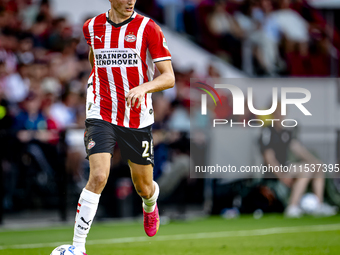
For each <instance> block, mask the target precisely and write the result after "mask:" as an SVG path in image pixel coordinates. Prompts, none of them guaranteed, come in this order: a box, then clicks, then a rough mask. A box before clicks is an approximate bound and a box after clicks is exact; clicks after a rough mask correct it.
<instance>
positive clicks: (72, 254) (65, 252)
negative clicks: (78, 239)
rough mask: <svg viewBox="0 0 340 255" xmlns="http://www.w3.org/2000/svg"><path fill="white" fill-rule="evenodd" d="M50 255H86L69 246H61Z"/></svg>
mask: <svg viewBox="0 0 340 255" xmlns="http://www.w3.org/2000/svg"><path fill="white" fill-rule="evenodd" d="M50 255H86V254H85V253H83V252H81V251H80V250H79V249H78V248H77V247H75V246H73V245H69V244H64V245H60V246H58V247H57V248H55V249H54V250H53V251H52V253H51V254H50Z"/></svg>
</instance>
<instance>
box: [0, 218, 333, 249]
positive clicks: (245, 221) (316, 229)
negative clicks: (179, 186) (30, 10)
mask: <svg viewBox="0 0 340 255" xmlns="http://www.w3.org/2000/svg"><path fill="white" fill-rule="evenodd" d="M72 235H73V228H72V226H63V227H53V228H40V229H31V230H0V254H1V255H19V254H20V255H49V254H50V253H51V251H52V250H53V248H54V247H56V246H57V245H58V244H67V243H71V240H72ZM87 253H88V254H89V255H122V254H131V255H139V254H140V255H144V254H145V255H146V254H148V255H150V254H157V255H162V254H164V255H170V254H171V255H177V254H179V255H180V254H188V255H189V254H202V255H203V254H204V255H210V254H212V255H215V254H217V255H218V254H232V255H247V254H249V255H250V254H251V255H257V254H258V255H260V254H261V255H266V254H280V255H292V254H294V255H295V254H301V255H311V254H313V255H314V254H340V216H335V217H329V218H313V217H304V218H302V219H285V218H283V216H281V215H265V216H264V217H263V218H261V219H259V220H255V219H253V217H251V216H242V217H240V218H238V219H233V220H225V219H222V218H220V217H211V218H207V219H199V220H192V221H186V222H180V221H177V222H171V223H170V224H168V225H161V226H160V229H159V232H158V233H157V235H156V236H155V237H153V238H149V237H147V236H146V235H145V234H144V230H143V226H142V223H140V222H132V223H121V224H118V223H94V225H93V226H92V229H91V232H90V234H89V236H88V245H87Z"/></svg>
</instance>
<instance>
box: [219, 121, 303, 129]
mask: <svg viewBox="0 0 340 255" xmlns="http://www.w3.org/2000/svg"><path fill="white" fill-rule="evenodd" d="M274 123H277V124H279V123H280V124H281V126H282V127H286V128H290V127H296V126H297V125H298V122H297V120H294V119H284V120H279V119H265V120H261V119H250V120H245V119H244V120H241V121H235V120H232V119H230V120H227V119H213V127H216V126H217V125H227V126H230V127H235V126H238V127H246V126H247V127H252V128H256V127H263V126H269V125H270V126H271V127H274Z"/></svg>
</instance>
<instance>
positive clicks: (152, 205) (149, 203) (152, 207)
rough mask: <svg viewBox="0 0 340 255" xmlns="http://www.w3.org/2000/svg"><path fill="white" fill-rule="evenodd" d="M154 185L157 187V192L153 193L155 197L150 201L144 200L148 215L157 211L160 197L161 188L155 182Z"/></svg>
mask: <svg viewBox="0 0 340 255" xmlns="http://www.w3.org/2000/svg"><path fill="white" fill-rule="evenodd" d="M153 184H154V187H155V192H154V193H153V195H152V196H151V197H150V198H149V199H145V198H142V199H143V208H144V211H145V212H147V213H150V212H153V211H154V210H155V207H156V202H157V198H158V196H159V186H158V184H157V182H155V181H153Z"/></svg>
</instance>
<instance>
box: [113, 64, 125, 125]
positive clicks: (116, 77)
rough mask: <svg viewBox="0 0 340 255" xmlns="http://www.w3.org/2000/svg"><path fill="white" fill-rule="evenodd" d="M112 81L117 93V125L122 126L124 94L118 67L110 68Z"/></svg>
mask: <svg viewBox="0 0 340 255" xmlns="http://www.w3.org/2000/svg"><path fill="white" fill-rule="evenodd" d="M112 74H113V80H114V81H115V85H116V93H117V119H116V120H117V125H118V126H124V115H125V92H124V84H123V78H122V74H121V72H120V67H112Z"/></svg>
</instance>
